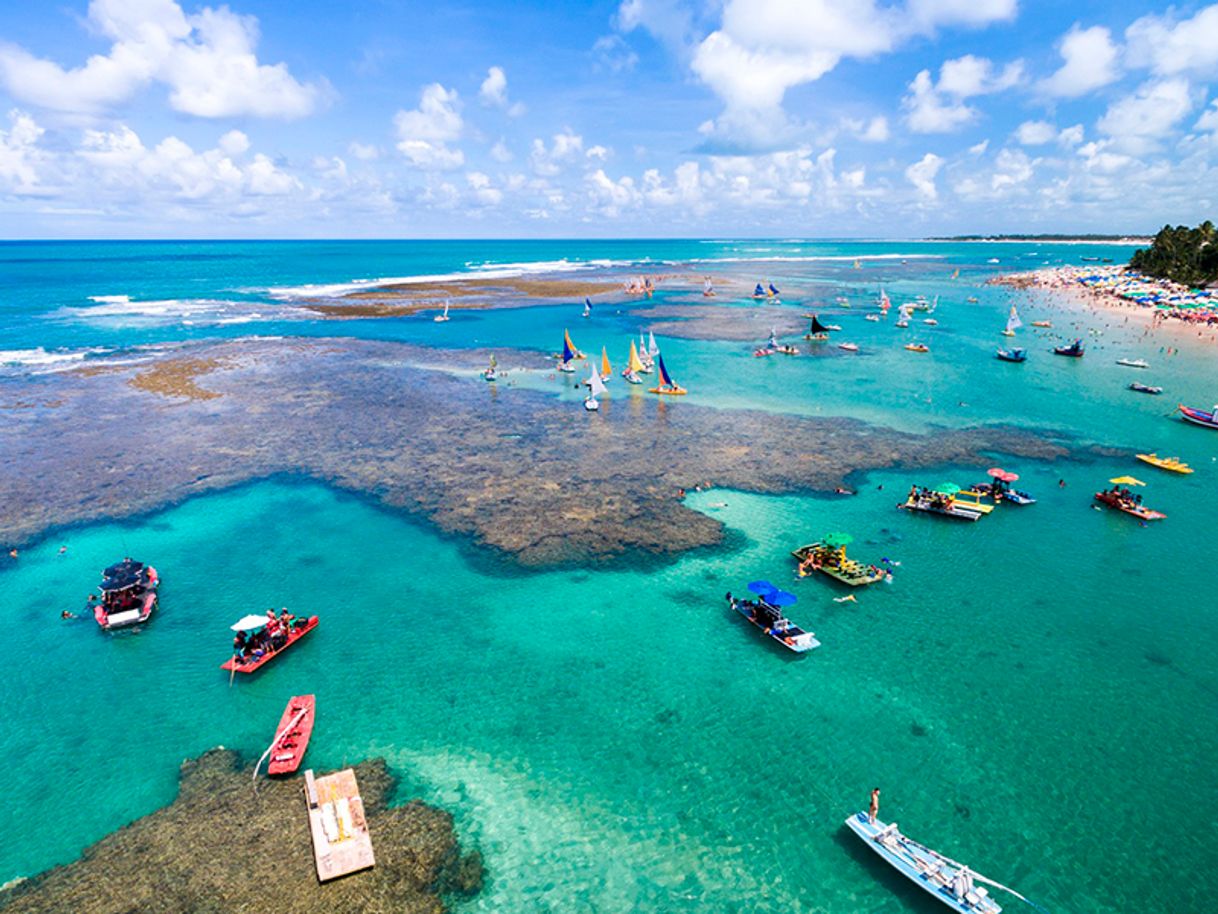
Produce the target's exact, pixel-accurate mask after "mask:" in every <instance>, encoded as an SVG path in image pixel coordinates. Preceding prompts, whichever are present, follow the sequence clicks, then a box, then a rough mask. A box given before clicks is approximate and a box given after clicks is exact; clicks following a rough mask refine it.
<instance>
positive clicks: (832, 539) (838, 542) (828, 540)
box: [822, 533, 854, 549]
mask: <svg viewBox="0 0 1218 914" xmlns="http://www.w3.org/2000/svg"><path fill="white" fill-rule="evenodd" d="M822 542H823V543H824V544H825V545H826V546H833V547H834V548H835V549H840V548H841V547H842V546H848V545H850V544H851V543H853V542H854V537H853V536H851V535H850V534H849V533H826V534H825V537H824V539H823V540H822Z"/></svg>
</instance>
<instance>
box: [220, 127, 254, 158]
mask: <svg viewBox="0 0 1218 914" xmlns="http://www.w3.org/2000/svg"><path fill="white" fill-rule="evenodd" d="M216 146H217V148H219V149H220V151H221V152H223V153H224V154H225V155H230V156H239V155H241V154H243V153H245V152H247V151H248V150H249V148H250V138H249V137H248V136H246V135H245V134H244V133H242V132H241V131H240V130H230V131H229V132H228V133H226V134H224V136H222V137H220V142H218V143H217V144H216Z"/></svg>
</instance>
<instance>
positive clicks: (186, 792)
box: [0, 749, 482, 914]
mask: <svg viewBox="0 0 1218 914" xmlns="http://www.w3.org/2000/svg"><path fill="white" fill-rule="evenodd" d="M355 771H356V776H357V777H358V778H359V785H360V794H361V796H362V797H363V800H364V807H365V811H366V813H367V816H368V826H369V829H370V830H371V832H372V841H373V848H374V851H375V853H376V866H375V867H374V868H373V869H371V870H365V871H364V872H361V873H355V874H353V875H351V876H348V877H346V878H344V879H339V880H336V881H334V882H331V883H327V884H325V885H320V884H318V882H317V872H316V870H315V869H314V864H313V848H312V843H311V840H310V837H309V827H308V820H307V818H306V815H305V805H304V798H303V795H302V787H301V785H302V783H303V781H302V778H299V777H297V778H291V779H289V780H284V781H266V780H263V781H261V782H260V783H259V786H258V792H257V794H255V793H254V789H253V785H252V784H251V782H250V769H249V767H247V766H243V765H242V763H241V759H240V757H239V756H238V755H237V754H236V753H235V752H232V751H231V750H227V749H212V750H211V751H209V752H206V753H204V754H203V755H201V756H200V757H199V758H198V759H193V760H188V761H186V762H184V763H183V764H182V771H181V783H180V786H179V790H178V797H177V799H176V800H175V801H174V802H173V803H172V804H171V805H169V806H167V807H165V808H164V809H161V810H158V811H157V812H154V813H152V814H150V815H147V816H145V817H144V818H142V819H138V820H136V821H135V822H132V823H131V824H130V825H127V826H124V827H123V828H120V829H119V830H118V831H116V832H114V833H113V834H111V835H108V836H107V837H105V838H103V839H102V840H101V841H99V842H98V843H97V844H94V845H93V846H92V847H90V848H88V849H86V850H85V852H84V853H83V854H82V855H81V858H80V859H79V860H77V861H76V862H74V863H70V864H67V865H66V866H59V867H56V868H54V869H52V870H48V871H47V872H45V873H42V874H40V875H38V876H35V877H34V878H32V879H28V880H23V881H20V882H18V883H16V884H15V885H13V886H12V887H11V888H10V889H8V890H7V891H3V892H0V910H2V911H4V912H5V914H24V912H45V911H71V912H74V914H129V912H134V911H139V912H141V914H177V912H181V914H188V912H215V914H219V912H229V911H234V912H235V911H255V910H257V911H272V910H273V911H291V912H292V914H313V912H318V914H321V912H332V911H363V912H371V914H389V912H395V914H442V912H443V911H444V910H445V905H444V900H443V899H444V896H445V895H449V894H465V895H469V894H474V893H476V892H477V891H478V890H479V889H480V888H481V885H482V861H481V858H480V857H479V855H478V854H477V853H472V854H467V855H462V853H461V849H460V847H459V846H458V843H457V839H456V835H455V833H454V831H453V824H452V817H451V816H449V815H448V813H446V812H443V811H442V810H438V809H433V808H432V807H430V806H426V805H424V804H422V803H419V802H411V803H407V804H405V805H403V806H394V807H390V806H388V800H389V798H390V797H391V796H392V795H393V791H394V789H395V787H396V779H395V778H394V777H393V775H392V774H391V773H390V772H389V769H388V768H387V767H386V766H385V763H384V761H383V760H381V759H374V760H372V761H367V762H363V763H362V764H360V765H357V766H355Z"/></svg>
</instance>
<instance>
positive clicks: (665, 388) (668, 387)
mask: <svg viewBox="0 0 1218 914" xmlns="http://www.w3.org/2000/svg"><path fill="white" fill-rule="evenodd" d="M656 360H657V362H658V363H659V366H660V383H659V385H657V386H656V387H649V388H648V392H649V393H653V394H661V395H664V396H669V397H683V396H685V394H686V392H687V391H686V390H685V388H684V387H682V386H680V385H679V384H678V383H677V382H676V381H674V380H673V379H672V375H670V374H669V373H668V369H667V368H665V367H664V356H662V355H659V354H658V353H657V355H656Z"/></svg>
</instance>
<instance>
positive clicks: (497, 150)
mask: <svg viewBox="0 0 1218 914" xmlns="http://www.w3.org/2000/svg"><path fill="white" fill-rule="evenodd" d="M491 158H492V159H494V160H495V161H496V162H500V163H507V162H510V161H512V151H511V150H510V149H508V148H507V143H505V142H503V140H502V139H500V140H499V141H498V142H496V143H495V145H494V146H492V147H491Z"/></svg>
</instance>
